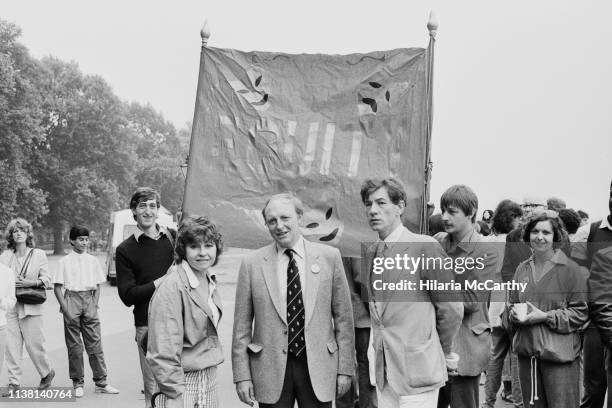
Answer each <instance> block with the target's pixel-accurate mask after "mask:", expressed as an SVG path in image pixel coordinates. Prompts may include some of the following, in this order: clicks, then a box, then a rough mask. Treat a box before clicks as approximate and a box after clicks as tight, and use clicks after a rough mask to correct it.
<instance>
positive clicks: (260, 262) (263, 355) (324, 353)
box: [232, 194, 355, 408]
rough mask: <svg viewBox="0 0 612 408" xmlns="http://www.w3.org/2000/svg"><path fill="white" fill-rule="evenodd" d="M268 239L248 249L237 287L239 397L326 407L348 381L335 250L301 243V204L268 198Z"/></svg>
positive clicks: (349, 325)
mask: <svg viewBox="0 0 612 408" xmlns="http://www.w3.org/2000/svg"><path fill="white" fill-rule="evenodd" d="M262 214H263V217H264V220H265V223H266V226H267V227H268V230H269V232H270V235H271V236H272V238H273V239H274V243H272V244H270V245H268V246H265V247H263V248H260V249H259V250H257V251H254V252H252V253H250V254H249V255H247V256H246V257H245V258H244V260H243V261H242V265H241V266H240V272H239V275H238V282H237V287H236V306H235V312H234V333H233V341H232V368H233V373H234V383H236V391H237V393H238V397H239V398H240V400H241V401H242V402H244V403H246V404H249V405H253V404H254V402H255V401H258V402H259V406H260V407H265V408H293V406H294V403H295V401H296V400H297V403H298V406H299V407H300V408H310V407H331V406H332V402H331V401H332V400H333V399H334V398H335V397H336V394H337V395H342V394H343V393H345V392H346V391H347V390H348V388H349V387H350V384H351V379H352V378H351V377H352V375H353V373H354V369H355V367H354V365H355V344H354V333H353V311H352V307H351V298H350V294H349V288H348V283H347V281H346V276H345V274H344V269H343V267H342V259H341V257H340V252H339V251H338V250H337V249H335V248H332V247H330V246H327V245H322V244H317V243H312V242H309V241H306V240H305V239H304V238H303V237H302V234H301V232H300V225H299V222H300V220H301V216H302V214H303V207H302V203H301V202H300V201H299V200H298V199H297V198H296V197H294V196H292V195H290V194H279V195H275V196H273V197H271V198H270V199H269V200H268V202H267V203H266V205H265V206H264V209H263V211H262Z"/></svg>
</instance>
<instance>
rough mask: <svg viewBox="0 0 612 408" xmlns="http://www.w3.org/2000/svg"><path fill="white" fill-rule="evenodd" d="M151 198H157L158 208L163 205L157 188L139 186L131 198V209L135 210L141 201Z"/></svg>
mask: <svg viewBox="0 0 612 408" xmlns="http://www.w3.org/2000/svg"><path fill="white" fill-rule="evenodd" d="M149 200H155V201H156V202H157V208H159V206H160V205H161V203H160V201H161V200H160V197H159V193H158V192H157V190H154V189H152V188H151V187H138V188H137V189H136V191H134V194H132V198H131V199H130V209H132V210H135V209H136V207H137V206H138V204H139V203H141V202H143V201H149Z"/></svg>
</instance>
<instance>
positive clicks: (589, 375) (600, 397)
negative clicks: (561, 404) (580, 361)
mask: <svg viewBox="0 0 612 408" xmlns="http://www.w3.org/2000/svg"><path fill="white" fill-rule="evenodd" d="M582 349H583V351H582V353H583V354H582V356H583V358H584V365H583V367H584V368H583V372H584V378H583V380H582V384H583V386H584V396H583V397H582V401H581V402H580V408H602V407H603V404H604V399H605V397H606V388H607V385H606V368H605V363H604V347H603V345H602V344H601V338H600V337H599V331H598V330H597V328H596V327H595V326H594V325H590V326H589V327H588V329H587V330H586V331H585V333H584V342H583V347H582ZM609 399H610V398H608V400H609ZM608 405H610V404H609V403H608Z"/></svg>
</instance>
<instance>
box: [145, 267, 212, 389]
mask: <svg viewBox="0 0 612 408" xmlns="http://www.w3.org/2000/svg"><path fill="white" fill-rule="evenodd" d="M190 274H193V272H191V271H190ZM198 283H199V282H198V280H197V278H196V277H195V276H191V277H189V276H188V272H187V271H185V269H184V268H183V267H182V266H181V265H176V266H172V267H171V268H170V271H169V272H168V274H167V275H166V277H165V278H164V280H163V281H162V283H161V284H160V285H159V287H158V288H157V290H156V291H155V293H154V294H153V297H152V298H151V303H150V305H149V331H148V341H147V362H148V363H149V366H150V367H151V371H152V372H153V376H154V377H155V380H156V381H157V383H158V385H159V388H160V391H161V392H162V393H164V394H165V395H166V396H168V397H169V398H172V399H175V398H180V397H181V396H182V395H183V393H184V392H185V375H184V373H185V372H189V371H198V370H203V369H205V368H208V367H212V366H217V365H219V364H221V363H222V362H223V351H222V350H221V343H220V342H219V335H218V333H217V328H216V327H215V325H214V324H213V321H212V311H211V309H210V307H209V305H208V301H207V299H205V298H203V297H202V296H201V295H200V294H199V293H198V290H197V289H196V288H195V287H197V284H198ZM213 301H214V303H215V305H217V307H218V308H219V310H220V311H221V299H220V298H219V294H218V290H215V292H214V293H213Z"/></svg>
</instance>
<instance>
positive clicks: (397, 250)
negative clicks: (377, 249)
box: [380, 231, 410, 316]
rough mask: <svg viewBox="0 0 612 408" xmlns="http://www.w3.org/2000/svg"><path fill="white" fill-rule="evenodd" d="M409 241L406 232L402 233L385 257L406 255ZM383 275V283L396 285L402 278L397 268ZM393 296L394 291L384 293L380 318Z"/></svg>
mask: <svg viewBox="0 0 612 408" xmlns="http://www.w3.org/2000/svg"><path fill="white" fill-rule="evenodd" d="M409 240H410V237H409V236H408V233H407V231H404V232H403V233H402V236H401V237H400V239H399V241H398V242H394V243H392V244H390V246H389V248H387V250H386V251H385V253H384V255H385V257H388V256H395V254H403V253H406V252H407V251H408V245H409V243H408V241H409ZM384 275H386V276H385V279H384V281H385V282H388V283H397V282H398V281H399V280H400V278H401V277H402V272H401V270H400V269H398V268H393V269H391V270H390V271H385V272H384ZM394 294H395V291H393V290H386V291H385V295H384V302H383V304H382V307H381V310H380V316H382V315H383V314H384V313H385V310H386V309H387V306H388V305H389V303H390V302H391V301H392V300H393V299H392V298H393V295H394Z"/></svg>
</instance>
